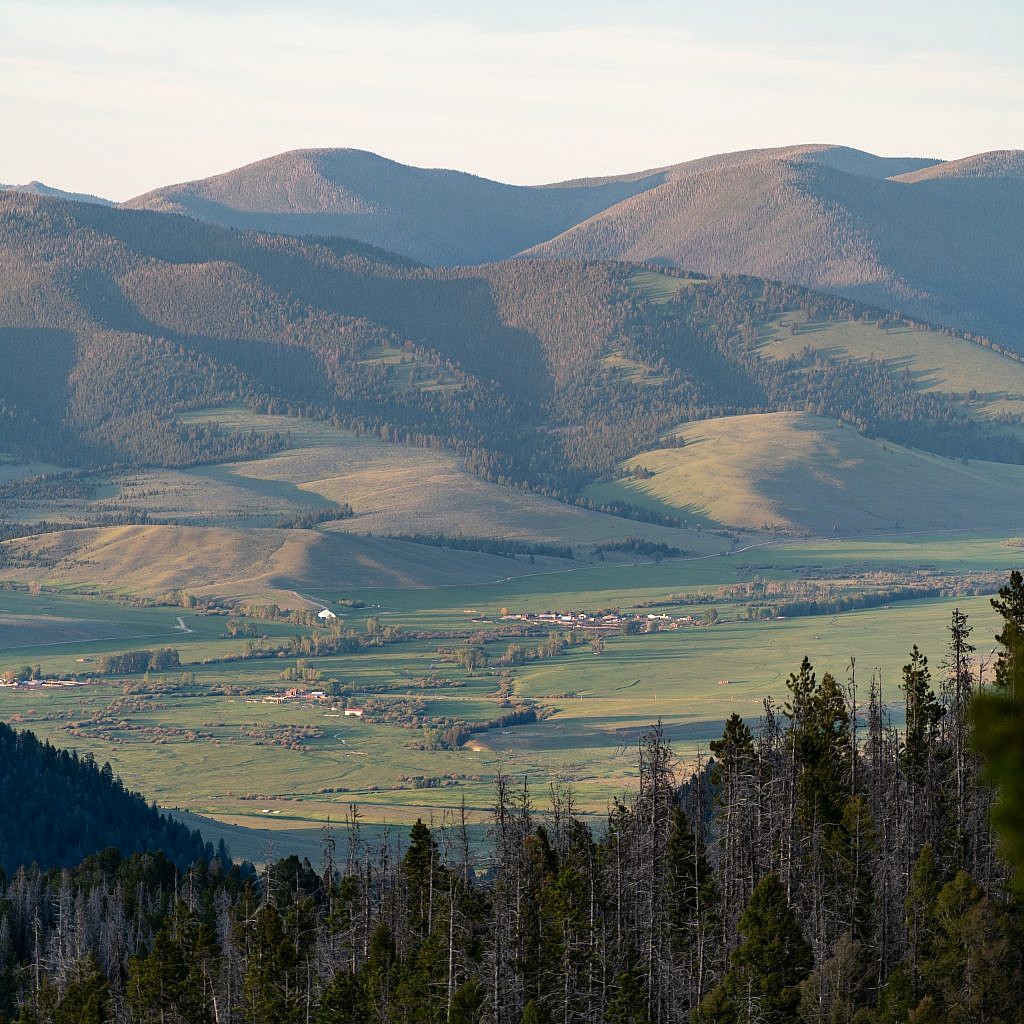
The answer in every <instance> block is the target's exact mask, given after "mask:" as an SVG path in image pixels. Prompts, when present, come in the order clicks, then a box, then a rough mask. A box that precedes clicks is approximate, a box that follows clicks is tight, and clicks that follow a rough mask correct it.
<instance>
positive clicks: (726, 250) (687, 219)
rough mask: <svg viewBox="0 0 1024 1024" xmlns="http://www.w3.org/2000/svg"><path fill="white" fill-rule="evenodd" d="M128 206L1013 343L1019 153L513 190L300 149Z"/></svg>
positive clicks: (729, 168)
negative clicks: (526, 263)
mask: <svg viewBox="0 0 1024 1024" xmlns="http://www.w3.org/2000/svg"><path fill="white" fill-rule="evenodd" d="M125 205H127V206H128V207H130V208H134V209H148V210H154V211H160V212H177V213H184V214H187V215H188V216H191V217H195V218H198V219H201V220H206V221H210V222H212V223H217V224H222V225H225V226H229V227H235V228H248V229H256V230H261V231H274V232H284V233H288V234H295V235H337V236H343V237H347V238H353V239H357V240H360V241H363V242H367V243H369V244H372V245H375V246H380V247H382V248H385V249H389V250H392V251H394V252H398V253H401V254H403V255H405V256H408V257H410V258H412V259H415V260H417V261H420V262H424V263H428V264H434V265H441V264H445V265H458V264H478V263H483V262H489V261H498V260H503V259H509V258H512V257H516V256H527V257H534V258H553V257H563V258H572V259H585V260H592V259H607V260H628V261H642V262H652V261H653V262H656V263H658V264H662V265H666V266H673V267H681V268H684V269H687V270H692V271H697V272H700V273H704V274H750V275H756V276H759V277H765V278H769V279H772V280H778V281H783V282H787V283H794V284H801V285H804V286H806V287H809V288H813V289H815V290H819V291H825V292H828V293H831V294H836V295H843V296H846V297H849V298H855V299H858V300H861V301H863V302H866V303H870V304H872V305H876V306H880V307H882V308H884V309H888V310H894V311H899V312H902V313H904V314H907V315H910V316H913V317H919V318H923V319H928V320H931V321H934V322H937V323H943V324H949V325H952V326H956V327H959V328H962V329H964V330H968V331H971V332H973V333H975V334H978V335H986V336H990V337H992V338H994V339H996V340H999V341H1002V342H1006V343H1010V344H1012V345H1014V346H1017V347H1018V348H1020V347H1024V328H1022V327H1021V324H1022V323H1024V289H1022V288H1021V287H1020V280H1021V278H1022V265H1021V257H1020V252H1019V245H1018V239H1019V238H1020V237H1021V233H1022V231H1024V153H1022V152H1021V151H1001V152H994V153H982V154H978V155H975V156H971V157H967V158H965V159H962V160H956V161H949V162H944V161H939V160H936V159H934V158H902V157H899V158H885V157H878V156H874V155H873V154H870V153H865V152H861V151H859V150H856V149H850V148H847V147H842V146H829V145H801V146H788V147H783V148H777V149H764V150H751V151H745V152H739V153H728V154H722V155H718V156H712V157H707V158H704V159H700V160H693V161H688V162H686V163H681V164H676V165H673V166H669V167H662V168H656V169H651V170H642V171H638V172H635V173H632V174H626V175H619V176H616V177H604V178H587V179H580V180H576V181H569V182H561V183H557V184H552V185H542V186H532V187H523V186H513V185H505V184H502V183H500V182H495V181H489V180H487V179H484V178H479V177H475V176H473V175H469V174H464V173H460V172H457V171H449V170H426V169H422V168H416V167H408V166H405V165H402V164H399V163H395V162H394V161H391V160H386V159H384V158H382V157H379V156H376V155H374V154H372V153H367V152H362V151H359V150H353V149H332V150H296V151H293V152H289V153H283V154H281V155H279V156H275V157H271V158H269V159H267V160H262V161H259V162H257V163H254V164H251V165H248V166H246V167H242V168H239V169H237V170H234V171H229V172H227V173H225V174H220V175H217V176H215V177H212V178H206V179H203V180H201V181H194V182H188V183H185V184H181V185H171V186H167V187H164V188H160V189H157V190H155V191H153V192H149V193H147V194H146V195H143V196H139V197H137V198H135V199H133V200H130V201H129V202H128V203H127V204H125Z"/></svg>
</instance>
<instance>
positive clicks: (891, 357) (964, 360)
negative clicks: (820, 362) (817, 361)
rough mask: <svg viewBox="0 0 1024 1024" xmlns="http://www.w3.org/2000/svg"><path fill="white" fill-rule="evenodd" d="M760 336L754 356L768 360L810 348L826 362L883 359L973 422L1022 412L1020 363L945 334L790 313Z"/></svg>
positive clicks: (1023, 388)
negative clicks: (957, 403)
mask: <svg viewBox="0 0 1024 1024" xmlns="http://www.w3.org/2000/svg"><path fill="white" fill-rule="evenodd" d="M762 335H763V338H764V340H763V342H762V344H761V349H760V352H761V354H762V355H764V356H767V357H769V358H773V359H783V358H786V357H787V356H796V355H799V354H800V353H801V352H803V351H804V349H806V348H811V349H814V350H815V351H818V352H821V353H823V354H824V355H826V356H828V357H829V358H830V359H832V360H844V359H879V360H884V362H885V363H886V365H887V367H888V369H889V370H890V372H892V373H893V374H894V375H896V376H898V377H901V378H902V377H904V376H906V377H908V378H909V379H910V380H911V381H912V382H913V383H914V384H915V385H916V386H917V387H919V388H921V389H922V390H925V391H937V392H941V393H943V394H946V395H950V396H952V397H955V398H957V399H959V400H961V402H962V403H963V405H964V407H965V408H967V409H969V410H970V411H971V413H972V414H973V415H975V416H976V417H978V418H982V419H984V418H986V417H990V416H992V415H996V414H998V413H1000V412H1013V413H1016V414H1021V413H1024V362H1018V361H1017V360H1015V359H1011V358H1009V357H1007V356H1004V355H1002V354H1001V353H999V352H996V351H994V350H993V349H991V348H984V347H982V346H981V345H979V344H975V343H974V342H971V341H966V340H964V339H962V338H957V337H955V336H954V335H952V334H950V333H948V332H942V331H938V330H915V329H914V328H912V327H910V326H908V325H907V324H905V323H889V322H886V323H883V324H881V325H880V324H879V323H878V322H876V321H861V320H839V321H808V319H807V317H806V315H805V314H803V313H801V312H793V313H787V314H786V315H785V316H784V317H781V318H779V319H778V320H776V321H775V322H774V323H771V324H768V325H766V327H765V328H763V330H762Z"/></svg>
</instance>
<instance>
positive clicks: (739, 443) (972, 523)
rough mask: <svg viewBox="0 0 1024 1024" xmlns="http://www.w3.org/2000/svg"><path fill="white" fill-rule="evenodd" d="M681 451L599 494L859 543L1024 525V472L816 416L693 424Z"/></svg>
mask: <svg viewBox="0 0 1024 1024" xmlns="http://www.w3.org/2000/svg"><path fill="white" fill-rule="evenodd" d="M678 433H679V435H680V436H681V437H682V439H683V441H684V446H683V447H681V448H659V449H655V450H652V451H647V452H642V453H640V454H638V455H636V456H635V457H634V458H632V459H629V460H627V461H626V462H625V463H623V466H622V469H623V472H624V473H626V471H627V470H631V469H633V468H635V467H637V466H643V467H645V468H646V469H648V470H650V471H652V472H653V474H654V475H653V476H651V477H649V478H647V479H641V478H637V477H636V476H635V475H633V474H630V475H625V476H623V477H622V478H620V479H618V480H616V481H614V482H612V483H604V484H595V485H593V486H592V487H591V488H590V489H589V493H590V495H591V496H592V497H594V498H600V499H605V500H607V499H608V498H611V497H612V496H613V495H616V496H620V497H621V498H622V499H623V500H627V501H631V502H633V503H634V504H647V505H650V506H651V507H655V508H663V509H673V510H676V511H677V514H681V515H683V516H685V515H687V514H689V515H692V516H702V517H707V518H709V519H712V520H714V521H717V522H720V523H725V524H729V525H733V526H739V527H744V528H747V529H764V528H766V527H767V528H770V527H772V526H774V527H776V528H778V529H782V530H785V531H795V532H805V533H812V534H835V533H838V534H840V535H849V534H852V533H863V532H869V531H879V530H881V531H898V532H911V531H916V530H951V529H966V528H971V529H982V528H996V529H1003V528H1005V529H1016V528H1018V527H1019V525H1020V523H1021V521H1022V506H1024V467H1020V466H1009V465H1002V464H995V463H988V462H973V463H970V464H964V463H962V462H958V461H955V460H951V459H945V458H942V457H940V456H937V455H930V454H927V453H923V452H919V451H915V450H912V449H907V448H901V447H899V446H898V445H894V444H892V443H891V442H883V441H875V440H871V439H869V438H866V437H864V436H862V435H861V434H859V433H857V431H856V430H854V429H853V428H852V427H849V426H841V425H839V424H837V423H836V422H835V421H833V420H827V419H824V418H821V417H817V416H812V415H809V414H807V413H768V414H764V415H751V416H733V417H727V418H722V419H711V420H702V421H700V422H697V423H690V424H687V425H685V426H684V427H682V428H681V429H680V430H679V432H678Z"/></svg>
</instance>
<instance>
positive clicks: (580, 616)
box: [501, 610, 697, 630]
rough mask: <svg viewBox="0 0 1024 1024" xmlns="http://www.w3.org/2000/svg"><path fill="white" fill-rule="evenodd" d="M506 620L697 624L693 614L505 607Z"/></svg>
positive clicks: (578, 625) (581, 625)
mask: <svg viewBox="0 0 1024 1024" xmlns="http://www.w3.org/2000/svg"><path fill="white" fill-rule="evenodd" d="M501 620H502V622H527V623H531V624H541V623H550V624H551V625H552V626H559V627H561V628H564V629H595V630H602V629H607V630H615V629H622V628H623V627H624V626H626V625H628V624H629V623H630V622H637V623H640V624H641V625H646V624H648V623H649V624H652V625H653V624H657V625H658V627H660V628H662V629H679V627H680V626H693V625H696V622H697V620H696V619H695V618H694V617H693V616H692V615H668V614H666V613H664V612H648V613H646V614H636V615H623V614H622V613H621V612H605V613H602V614H599V615H592V614H591V613H590V612H510V611H507V610H503V612H502V615H501Z"/></svg>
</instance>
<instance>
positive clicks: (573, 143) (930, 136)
mask: <svg viewBox="0 0 1024 1024" xmlns="http://www.w3.org/2000/svg"><path fill="white" fill-rule="evenodd" d="M855 15H856V16H854V13H851V12H824V11H818V10H816V9H814V8H812V7H811V6H809V5H808V4H806V3H803V2H800V0H787V2H785V3H779V4H775V5H773V7H772V10H771V11H770V12H765V11H763V10H762V9H761V8H759V7H757V6H756V5H754V4H751V3H746V2H744V3H735V2H734V3H729V2H726V3H724V4H722V5H719V6H718V7H716V8H715V9H714V10H710V11H708V10H701V11H696V12H694V11H686V12H680V11H678V10H676V9H675V8H673V7H672V5H669V4H667V3H664V2H662V0H655V2H653V3H652V4H650V5H645V8H644V10H642V11H636V10H624V9H622V5H621V4H610V3H600V2H599V3H596V4H595V3H590V4H586V5H575V4H571V3H570V4H566V5H562V7H561V8H560V9H559V10H558V11H556V12H550V11H546V10H545V9H543V7H542V5H540V4H539V3H535V2H532V0H529V2H526V3H523V4H517V5H515V7H514V8H512V7H511V6H510V5H497V6H491V7H488V8H487V9H486V10H483V11H478V10H476V9H475V8H474V7H473V6H472V5H469V4H467V3H464V2H462V0H445V2H442V3H439V4H435V5H433V8H432V10H431V12H430V13H429V14H424V13H422V12H421V11H418V10H417V9H416V7H415V5H413V4H411V3H409V2H408V0H390V2H384V3H381V4H378V5H376V6H375V8H374V9H373V10H372V11H370V10H366V9H365V8H362V7H357V5H354V4H350V3H341V4H335V5H326V4H322V3H319V2H317V0H306V2H303V3H301V4H299V5H297V6H296V7H294V8H293V9H290V10H288V11H280V10H277V9H275V8H274V6H273V5H271V4H269V3H261V2H257V3H250V4H246V5H245V6H244V7H243V6H242V5H240V4H237V3H235V2H234V0H219V2H214V3H204V4H198V3H189V2H179V3H159V2H149V0H146V2H142V3H139V4H127V3H124V2H102V3H101V2H94V0H86V2H83V3H73V2H70V0H45V2H42V3H27V2H25V0H14V2H12V3H8V4H5V5H4V9H3V10H2V11H0V98H2V99H3V101H4V103H5V108H6V110H7V112H8V139H9V141H8V146H7V147H6V150H5V153H4V157H3V159H2V160H0V181H3V182H7V183H11V184H22V183H24V182H27V181H29V180H32V179H38V180H40V181H43V182H45V183H47V184H49V185H52V186H55V187H59V188H62V189H66V190H68V191H75V192H89V193H94V194H97V195H101V196H105V197H107V198H111V199H115V200H124V199H127V198H130V197H132V196H135V195H138V194H140V193H143V192H145V191H148V190H150V189H153V188H156V187H159V186H161V185H166V184H169V183H173V182H178V181H185V180H191V179H195V178H202V177H207V176H209V175H212V174H216V173H219V172H223V171H227V170H230V169H232V168H234V167H238V166H241V165H244V164H248V163H252V162H254V161H256V160H259V159H262V158H264V157H268V156H271V155H274V154H276V153H280V152H283V151H286V150H291V149H304V148H335V147H339V148H344V147H351V148H355V149H365V150H371V151H373V152H376V153H379V154H381V155H383V156H386V157H389V158H391V159H394V160H398V161H400V162H402V163H408V164H413V165H416V166H421V167H451V168H457V169H459V170H464V171H468V172H470V173H473V174H479V175H482V176H484V177H489V178H495V179H498V180H501V181H507V182H510V183H514V184H540V183H547V182H553V181H560V180H567V179H572V178H577V177H590V176H597V175H611V174H617V173H624V172H628V171H636V170H640V169H643V168H648V167H658V166H663V165H666V164H674V163H679V162H682V161H684V160H689V159H694V158H697V157H701V156H706V155H709V154H712V153H720V152H728V151H734V150H742V149H753V148H762V147H773V146H779V145H789V144H797V143H815V142H826V143H835V144H839V145H847V146H852V147H855V148H859V149H864V150H868V151H870V152H874V153H878V154H879V155H885V156H897V155H898V156H922V157H933V158H935V159H955V158H957V157H962V156H967V155H970V154H973V153H976V152H981V151H985V150H991V149H1004V148H1018V147H1019V146H1021V145H1022V144H1024V69H1022V68H1021V67H1020V62H1019V60H1016V59H1015V56H1014V41H1015V40H1017V39H1019V38H1020V33H1021V29H1022V28H1024V14H1021V13H1020V12H1018V11H1010V10H1005V9H1004V10H1001V9H1000V5H999V4H998V3H995V2H991V0H990V2H988V3H985V4H982V5H981V9H980V10H979V9H975V10H974V11H972V12H971V16H970V17H967V16H966V15H965V14H964V13H963V11H962V9H961V8H958V7H954V6H953V5H952V4H942V3H940V4H933V5H928V6H925V5H923V4H920V5H919V4H916V3H915V4H905V5H903V6H902V7H901V9H900V11H897V12H891V11H887V10H886V8H885V7H884V5H882V4H880V3H875V2H868V3H866V4H863V5H860V6H859V7H858V9H857V11H856V12H855ZM879 25H884V28H885V31H884V32H881V33H880V32H879V31H878V27H879Z"/></svg>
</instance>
